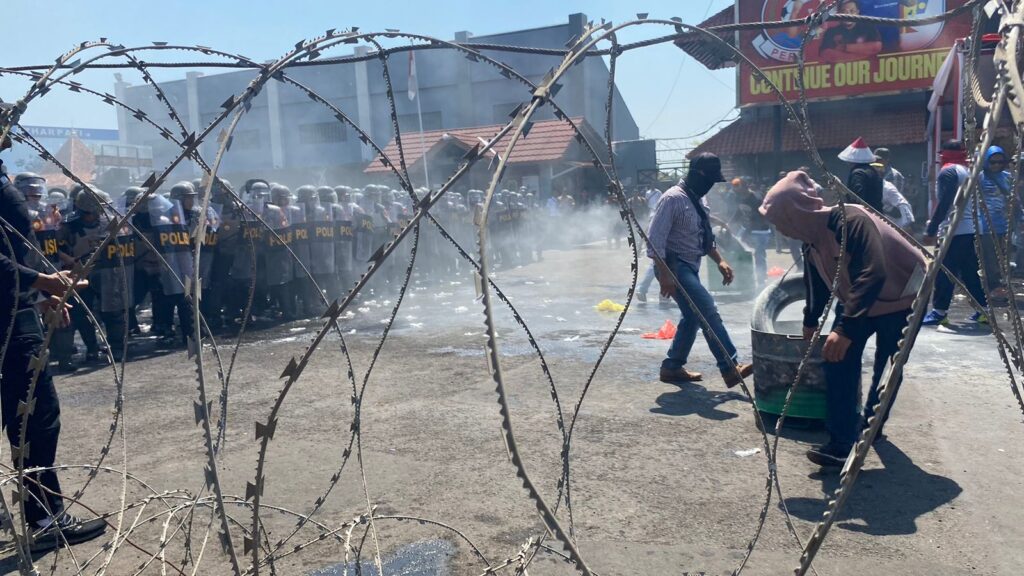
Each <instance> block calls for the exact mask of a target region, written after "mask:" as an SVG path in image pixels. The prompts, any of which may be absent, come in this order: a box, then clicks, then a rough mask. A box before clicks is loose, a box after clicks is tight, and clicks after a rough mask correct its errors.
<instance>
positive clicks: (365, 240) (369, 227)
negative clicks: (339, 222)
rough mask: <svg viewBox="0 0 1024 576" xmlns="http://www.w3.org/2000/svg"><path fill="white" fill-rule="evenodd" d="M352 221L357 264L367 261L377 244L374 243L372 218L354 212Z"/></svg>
mask: <svg viewBox="0 0 1024 576" xmlns="http://www.w3.org/2000/svg"><path fill="white" fill-rule="evenodd" d="M352 221H353V222H355V225H356V238H355V261H356V263H357V264H362V263H364V262H369V260H370V256H373V252H374V250H376V249H377V246H376V245H375V244H374V240H375V238H374V231H373V218H372V217H371V216H368V215H366V214H355V215H353V216H352Z"/></svg>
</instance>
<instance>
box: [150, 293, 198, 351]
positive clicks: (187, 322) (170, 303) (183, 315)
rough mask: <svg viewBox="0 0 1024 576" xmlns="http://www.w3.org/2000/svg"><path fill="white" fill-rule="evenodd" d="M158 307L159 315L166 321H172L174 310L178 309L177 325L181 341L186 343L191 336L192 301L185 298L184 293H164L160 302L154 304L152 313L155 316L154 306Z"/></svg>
mask: <svg viewBox="0 0 1024 576" xmlns="http://www.w3.org/2000/svg"><path fill="white" fill-rule="evenodd" d="M157 306H159V307H160V309H161V310H160V316H161V318H165V319H166V320H167V321H168V322H171V323H173V322H174V311H175V310H177V311H178V327H179V328H180V329H181V341H182V343H183V344H187V343H188V339H189V338H190V337H191V336H192V301H191V300H189V299H188V298H185V295H184V294H170V295H168V294H164V295H163V296H162V297H161V298H160V302H159V303H158V304H157V305H154V309H153V315H154V316H156V313H157V310H156V307H157Z"/></svg>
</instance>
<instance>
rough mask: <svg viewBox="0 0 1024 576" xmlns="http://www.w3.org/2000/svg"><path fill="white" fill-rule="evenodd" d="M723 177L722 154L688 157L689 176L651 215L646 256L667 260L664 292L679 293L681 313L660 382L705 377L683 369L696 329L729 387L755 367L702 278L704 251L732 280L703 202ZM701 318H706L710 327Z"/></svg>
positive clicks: (661, 277)
mask: <svg viewBox="0 0 1024 576" xmlns="http://www.w3.org/2000/svg"><path fill="white" fill-rule="evenodd" d="M724 181H725V179H724V178H722V164H721V161H720V160H719V159H718V156H715V155H714V154H710V153H704V154H701V155H699V156H697V157H696V158H694V159H693V160H691V161H690V169H689V171H688V172H687V174H686V179H685V180H683V181H682V182H680V183H679V184H677V185H675V186H673V187H672V188H669V190H668V191H667V192H665V194H664V195H663V196H662V198H661V200H660V201H659V202H658V205H657V208H655V211H654V216H652V218H651V227H650V233H649V236H650V240H651V245H650V246H648V248H647V255H648V256H650V257H651V258H653V257H654V255H655V254H657V255H658V256H660V257H661V258H662V260H664V262H665V263H664V264H661V263H658V264H657V266H658V270H657V276H658V283H659V284H660V285H661V293H662V295H664V296H672V297H673V298H675V300H676V303H677V304H678V305H679V310H680V311H681V312H682V314H683V317H682V320H680V322H679V329H678V330H677V331H676V336H675V338H674V339H673V340H672V345H671V346H670V347H669V349H668V355H667V357H666V358H665V360H664V361H663V362H662V364H661V372H660V377H661V381H662V382H668V383H678V382H694V381H697V380H701V379H702V375H701V374H700V373H698V372H690V371H688V370H686V369H685V368H683V366H684V365H686V362H687V360H688V357H689V355H690V349H691V348H693V343H694V340H695V339H696V337H697V330H698V328H699V329H701V330H703V332H704V339H705V340H706V341H707V343H708V347H709V348H711V353H712V354H713V355H714V356H715V361H716V362H717V364H718V369H719V371H720V372H721V373H722V378H723V379H724V380H725V385H726V386H728V387H730V388H731V387H733V386H735V385H737V384H739V383H740V381H741V379H742V378H745V377H747V376H749V375H750V374H752V373H753V371H754V367H753V365H752V364H739V363H738V356H737V354H736V347H735V346H733V343H732V339H731V338H729V333H728V332H727V331H726V330H725V324H723V323H722V317H721V316H720V315H719V313H718V307H717V306H716V305H715V299H714V297H712V296H711V294H710V293H709V292H708V290H707V288H705V287H704V286H703V285H702V284H701V283H700V261H701V258H703V257H704V256H705V255H706V256H710V257H711V259H712V260H714V261H715V263H716V264H718V270H719V272H721V274H722V283H723V284H726V285H728V284H730V283H732V281H733V271H732V268H731V267H730V266H729V264H728V263H727V262H726V261H725V260H724V259H723V258H722V256H721V255H720V254H719V253H718V249H717V248H716V247H715V237H714V234H713V233H712V231H711V221H710V217H709V216H708V207H707V205H706V204H705V202H704V196H705V195H707V193H708V192H709V191H710V190H711V187H712V186H714V185H715V183H717V182H724ZM655 262H657V261H655ZM673 274H674V275H675V277H676V279H677V280H679V284H680V286H681V287H682V290H678V289H677V288H676V285H675V283H674V282H673V281H672V275H673ZM684 292H685V294H686V296H689V299H690V300H692V301H693V305H694V307H695V308H696V310H693V309H691V307H690V304H689V302H687V300H686V298H685V297H684V296H683V294H684ZM701 318H703V319H704V320H705V321H706V322H707V326H705V325H704V323H703V322H702V321H701ZM708 328H710V333H709V332H708Z"/></svg>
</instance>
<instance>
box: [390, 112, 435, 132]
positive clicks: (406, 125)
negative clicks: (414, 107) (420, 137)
mask: <svg viewBox="0 0 1024 576" xmlns="http://www.w3.org/2000/svg"><path fill="white" fill-rule="evenodd" d="M398 127H399V128H401V129H402V132H419V131H420V119H419V116H417V115H416V114H415V113H413V114H401V115H399V116H398ZM443 127H444V126H442V125H441V113H440V112H424V113H423V131H424V132H429V131H431V130H440V129H441V128H443Z"/></svg>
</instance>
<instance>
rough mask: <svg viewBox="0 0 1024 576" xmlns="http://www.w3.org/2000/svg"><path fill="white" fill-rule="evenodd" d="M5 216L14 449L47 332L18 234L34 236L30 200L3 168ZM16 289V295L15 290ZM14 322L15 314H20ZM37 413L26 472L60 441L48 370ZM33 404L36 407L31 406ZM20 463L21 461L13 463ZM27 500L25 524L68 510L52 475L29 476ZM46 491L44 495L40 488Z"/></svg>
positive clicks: (0, 213) (44, 463) (7, 410)
mask: <svg viewBox="0 0 1024 576" xmlns="http://www.w3.org/2000/svg"><path fill="white" fill-rule="evenodd" d="M0 217H2V218H3V220H4V221H5V222H6V223H7V224H6V225H5V226H4V228H5V230H4V231H5V233H6V235H7V237H8V239H9V240H10V243H11V245H12V246H13V251H12V250H11V248H9V247H8V246H7V242H0V329H3V330H5V331H6V330H7V328H8V326H11V324H12V323H13V330H12V332H11V339H10V343H9V344H8V346H7V353H6V355H5V356H4V359H3V368H2V372H0V408H2V413H3V425H4V427H5V428H6V429H7V438H8V440H10V442H11V446H12V447H13V446H21V445H22V442H21V438H20V432H21V418H22V417H21V416H20V415H19V414H18V403H19V402H22V401H25V402H28V388H29V384H30V382H31V381H32V369H31V368H29V365H30V361H31V359H32V358H33V357H39V356H41V355H42V352H43V350H42V346H43V327H42V323H41V322H40V320H39V315H38V314H37V313H36V311H35V309H34V308H33V306H32V298H33V297H34V295H35V293H34V291H32V290H31V289H30V288H29V287H30V286H31V285H32V284H33V283H34V282H35V281H36V278H37V276H38V274H39V273H38V272H36V271H34V270H32V269H30V268H28V267H27V266H25V257H26V255H27V254H28V252H29V249H28V247H27V246H25V244H24V243H23V242H22V241H21V239H20V238H18V237H17V236H16V235H15V234H14V233H13V231H14V230H16V231H17V232H18V233H20V234H21V235H22V236H24V237H26V238H31V237H32V228H31V222H30V220H29V215H28V209H27V208H26V206H25V197H24V196H23V195H22V194H21V192H19V191H18V190H17V189H16V188H15V187H14V186H13V185H12V184H11V182H10V180H9V179H8V178H7V175H6V174H4V173H3V172H2V163H0ZM16 288H17V290H16ZM15 304H16V305H17V306H16V310H17V311H16V312H15V313H14V315H13V317H12V310H15ZM33 401H34V402H35V408H34V409H33V410H32V412H30V413H29V417H28V429H27V434H26V436H25V439H24V440H25V443H24V444H25V445H26V446H28V447H29V449H28V450H27V451H26V452H27V454H26V456H25V460H24V465H25V468H33V467H44V468H49V467H52V466H53V463H54V459H55V457H56V454H57V438H58V437H59V436H60V402H59V401H58V399H57V391H56V389H54V387H53V380H52V379H51V377H50V374H49V372H48V370H47V369H46V367H43V369H42V370H41V371H40V373H39V379H38V381H37V382H36V387H35V397H34V399H33ZM28 403H29V404H31V402H28ZM14 462H15V464H17V458H15V459H14ZM27 477H28V478H29V482H27V489H28V490H27V491H28V492H29V497H26V498H25V517H26V520H27V521H28V522H29V523H31V524H34V523H35V522H36V521H38V520H42V519H44V518H46V517H47V516H49V515H50V514H51V513H52V514H53V515H55V516H56V515H57V514H58V513H59V512H60V511H62V510H63V509H64V502H63V499H62V498H61V497H60V495H59V494H60V483H59V482H58V481H57V473H56V472H54V471H53V470H47V471H44V472H39V473H34V474H28V475H27ZM40 485H41V486H42V487H45V490H44V489H43V488H41V487H40Z"/></svg>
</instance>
